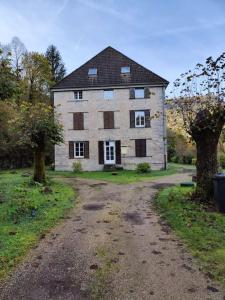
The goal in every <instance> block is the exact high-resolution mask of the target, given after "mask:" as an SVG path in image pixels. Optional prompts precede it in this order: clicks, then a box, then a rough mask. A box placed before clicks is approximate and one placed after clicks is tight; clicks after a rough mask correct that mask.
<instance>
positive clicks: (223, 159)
mask: <svg viewBox="0 0 225 300" xmlns="http://www.w3.org/2000/svg"><path fill="white" fill-rule="evenodd" d="M220 166H221V167H222V168H223V169H225V154H221V155H220Z"/></svg>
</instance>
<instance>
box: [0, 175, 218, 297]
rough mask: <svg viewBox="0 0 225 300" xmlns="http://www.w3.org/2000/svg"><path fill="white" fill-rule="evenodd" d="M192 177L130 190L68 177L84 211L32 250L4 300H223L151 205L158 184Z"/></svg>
mask: <svg viewBox="0 0 225 300" xmlns="http://www.w3.org/2000/svg"><path fill="white" fill-rule="evenodd" d="M187 176H188V175H187V174H178V175H172V176H168V177H161V178H159V179H157V180H152V181H151V182H139V183H135V184H130V185H118V184H113V183H106V182H100V181H92V180H77V179H66V181H67V182H68V183H70V184H71V185H73V186H74V187H75V188H76V189H78V191H79V204H78V206H77V207H76V208H75V209H74V210H73V211H72V212H71V214H70V217H68V219H66V220H65V222H63V224H61V225H59V226H58V227H57V228H55V229H54V230H53V231H52V232H51V233H49V234H48V235H46V237H45V238H44V239H43V240H42V241H41V242H40V244H39V245H38V247H37V248H36V249H34V250H32V251H31V253H30V255H29V257H28V258H27V260H26V261H25V262H24V263H23V264H22V265H21V266H20V267H19V268H18V269H17V270H16V271H15V272H14V273H13V275H12V276H11V278H10V279H9V281H8V282H7V283H6V284H5V285H4V286H3V287H2V288H0V299H10V300H12V299H13V300H15V299H38V300H39V299H40V300H45V299H46V300H47V299H54V300H58V299H65V300H70V299H71V300H72V299H121V300H122V299H123V300H124V299H125V300H126V299H129V300H130V299H131V300H133V299H137V300H141V299H157V300H161V299H166V300H167V299H171V300H181V299H182V300H186V299H204V300H205V299H208V300H209V299H224V298H223V293H222V291H219V290H220V288H219V287H218V286H217V285H215V283H212V282H211V281H210V279H208V278H207V277H206V276H205V275H204V274H202V273H201V272H200V271H199V270H198V267H197V266H196V265H195V264H193V261H192V258H191V257H190V255H188V253H187V252H186V251H185V248H184V247H183V245H182V243H181V242H180V241H179V240H178V239H177V238H176V237H175V236H174V235H173V234H172V233H171V232H170V230H169V228H168V227H167V226H166V224H164V223H163V222H162V221H160V219H159V217H158V216H157V214H156V213H155V212H154V210H153V208H152V199H153V196H154V194H155V193H156V191H157V189H158V188H159V187H160V186H164V185H165V184H170V183H178V182H179V181H183V180H185V179H186V178H187ZM64 180H65V179H64Z"/></svg>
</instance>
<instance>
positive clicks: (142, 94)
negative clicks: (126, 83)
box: [134, 88, 145, 99]
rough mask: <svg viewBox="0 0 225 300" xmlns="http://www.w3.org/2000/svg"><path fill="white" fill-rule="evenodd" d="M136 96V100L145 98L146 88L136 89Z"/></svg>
mask: <svg viewBox="0 0 225 300" xmlns="http://www.w3.org/2000/svg"><path fill="white" fill-rule="evenodd" d="M134 96H135V99H137V98H145V91H144V88H135V89H134Z"/></svg>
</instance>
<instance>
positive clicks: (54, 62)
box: [45, 45, 66, 83]
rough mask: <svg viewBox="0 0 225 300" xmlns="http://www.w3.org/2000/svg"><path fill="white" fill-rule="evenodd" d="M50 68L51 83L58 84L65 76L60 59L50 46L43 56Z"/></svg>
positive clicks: (53, 47)
mask: <svg viewBox="0 0 225 300" xmlns="http://www.w3.org/2000/svg"><path fill="white" fill-rule="evenodd" d="M45 56H46V58H47V60H48V61H49V64H50V67H51V80H52V82H53V83H57V82H59V81H60V80H61V79H63V77H64V76H65V74H66V69H65V66H64V63H63V62H62V57H61V55H60V53H59V51H58V49H57V48H56V46H54V45H50V46H49V47H48V49H47V51H46V54H45Z"/></svg>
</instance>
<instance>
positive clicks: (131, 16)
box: [0, 0, 225, 82]
mask: <svg viewBox="0 0 225 300" xmlns="http://www.w3.org/2000/svg"><path fill="white" fill-rule="evenodd" d="M224 32H225V0H35V1H34V0H0V42H1V43H8V42H10V40H11V38H12V37H13V36H18V37H19V38H20V39H21V40H22V41H23V42H24V44H25V45H26V47H27V49H28V50H36V51H40V52H45V50H46V48H47V46H48V45H49V44H54V45H56V46H57V47H58V49H59V50H60V52H61V54H62V57H63V60H64V62H65V64H66V68H67V73H69V72H71V71H72V70H74V69H75V68H77V67H78V66H80V65H81V64H83V63H84V62H85V61H87V60H88V59H90V58H91V57H92V56H94V55H95V54H96V53H98V52H99V51H101V50H102V49H104V48H105V47H107V46H109V45H111V46H112V47H115V48H116V49H118V50H120V51H121V52H123V53H124V54H126V55H127V56H129V57H131V58H133V59H134V60H135V61H137V62H139V63H141V64H142V65H144V66H146V67H147V68H149V69H151V70H152V71H154V72H156V73H158V74H159V75H161V76H163V77H164V78H166V79H168V80H169V81H170V82H172V81H174V80H175V79H176V77H177V76H178V75H179V74H180V73H182V72H184V71H186V70H188V69H189V68H192V67H193V66H194V65H195V64H196V63H197V62H202V61H204V59H205V58H207V57H208V56H211V55H212V56H217V55H219V54H220V53H222V52H224V51H225V38H224Z"/></svg>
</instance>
